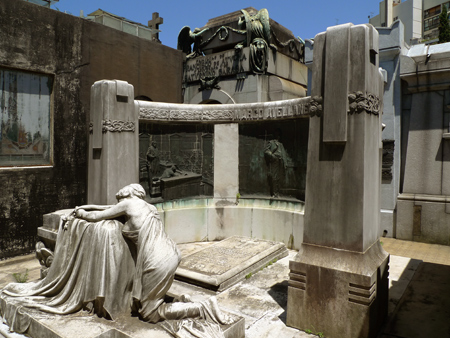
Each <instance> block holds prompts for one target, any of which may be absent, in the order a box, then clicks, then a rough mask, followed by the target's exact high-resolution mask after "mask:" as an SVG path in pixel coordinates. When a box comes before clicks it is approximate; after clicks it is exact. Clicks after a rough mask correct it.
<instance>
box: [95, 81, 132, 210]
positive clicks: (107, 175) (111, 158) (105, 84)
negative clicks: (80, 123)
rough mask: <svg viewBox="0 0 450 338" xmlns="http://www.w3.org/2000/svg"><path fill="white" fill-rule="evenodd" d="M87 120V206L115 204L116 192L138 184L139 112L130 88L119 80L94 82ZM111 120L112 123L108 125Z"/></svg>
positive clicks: (130, 86)
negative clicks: (89, 114) (90, 128)
mask: <svg viewBox="0 0 450 338" xmlns="http://www.w3.org/2000/svg"><path fill="white" fill-rule="evenodd" d="M90 118H91V123H92V133H91V134H90V137H89V152H88V203H89V204H100V205H101V204H103V205H108V204H114V202H115V201H116V197H115V194H116V192H117V191H119V190H120V189H121V188H122V187H124V186H126V185H128V184H131V183H137V182H139V171H138V170H139V166H138V163H139V135H138V133H139V128H138V111H137V106H135V104H134V88H133V86H132V85H130V84H128V83H127V82H125V81H119V80H114V81H107V80H103V81H97V82H96V83H94V85H93V86H92V90H91V117H90ZM110 121H113V122H114V123H107V122H110ZM125 125H129V126H125ZM124 126H125V127H124ZM130 126H131V127H130ZM125 154H126V157H124V155H125Z"/></svg>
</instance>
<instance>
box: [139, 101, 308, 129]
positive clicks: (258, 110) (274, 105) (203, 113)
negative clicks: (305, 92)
mask: <svg viewBox="0 0 450 338" xmlns="http://www.w3.org/2000/svg"><path fill="white" fill-rule="evenodd" d="M310 100H311V98H310V97H305V98H301V99H291V100H285V101H273V102H264V103H243V104H223V105H199V104H175V103H170V104H169V103H159V102H149V101H136V102H137V103H138V105H139V120H140V121H141V122H145V121H186V122H212V123H213V122H215V121H217V122H227V121H228V122H247V121H255V120H275V119H276V120H283V119H292V118H299V117H308V116H309V114H310Z"/></svg>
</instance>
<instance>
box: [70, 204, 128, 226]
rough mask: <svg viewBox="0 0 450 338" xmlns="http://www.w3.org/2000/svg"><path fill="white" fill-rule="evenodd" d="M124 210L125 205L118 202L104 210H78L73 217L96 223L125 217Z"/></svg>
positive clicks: (125, 208)
mask: <svg viewBox="0 0 450 338" xmlns="http://www.w3.org/2000/svg"><path fill="white" fill-rule="evenodd" d="M126 210H127V203H124V202H119V203H117V204H115V205H112V206H109V208H108V209H105V210H95V211H86V210H85V209H82V208H79V209H77V210H76V211H75V216H76V217H78V218H81V219H85V220H86V221H89V222H98V221H103V220H105V219H112V218H116V217H119V216H122V215H125V214H126Z"/></svg>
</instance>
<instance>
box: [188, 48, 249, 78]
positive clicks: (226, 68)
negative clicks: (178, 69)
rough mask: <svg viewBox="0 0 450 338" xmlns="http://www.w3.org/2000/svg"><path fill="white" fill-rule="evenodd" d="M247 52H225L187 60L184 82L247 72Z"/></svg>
mask: <svg viewBox="0 0 450 338" xmlns="http://www.w3.org/2000/svg"><path fill="white" fill-rule="evenodd" d="M247 54H248V51H247V50H244V51H242V52H240V53H238V52H235V51H227V52H224V53H217V54H212V55H206V56H203V57H201V58H195V59H192V60H188V61H187V62H186V65H185V69H184V82H193V81H199V80H200V79H205V78H215V77H218V76H228V75H235V74H239V73H244V72H246V71H248V55H247Z"/></svg>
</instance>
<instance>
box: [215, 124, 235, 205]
mask: <svg viewBox="0 0 450 338" xmlns="http://www.w3.org/2000/svg"><path fill="white" fill-rule="evenodd" d="M238 192H239V126H238V124H237V123H227V124H216V125H215V126H214V198H215V199H219V200H228V201H232V202H234V201H235V200H236V194H237V193H238Z"/></svg>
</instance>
